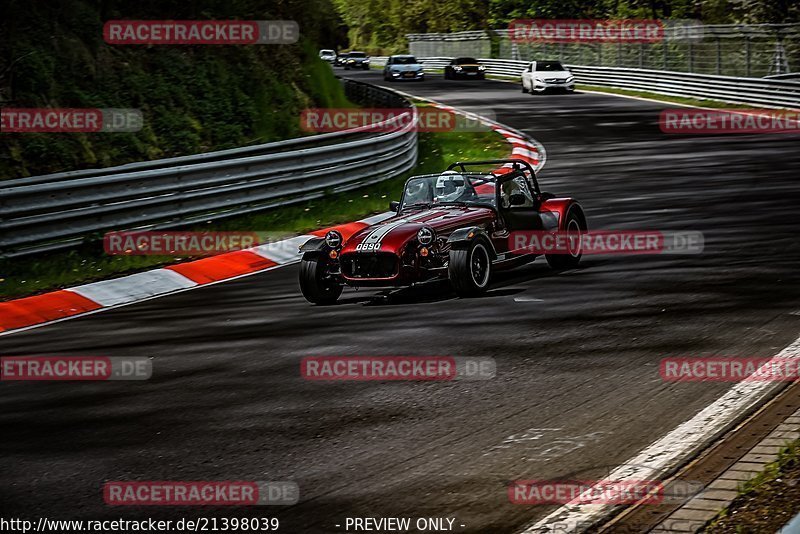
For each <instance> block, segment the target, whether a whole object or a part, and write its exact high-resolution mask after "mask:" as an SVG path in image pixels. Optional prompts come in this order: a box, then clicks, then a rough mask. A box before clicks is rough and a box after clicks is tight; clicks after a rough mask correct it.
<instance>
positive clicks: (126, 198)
mask: <svg viewBox="0 0 800 534" xmlns="http://www.w3.org/2000/svg"><path fill="white" fill-rule="evenodd" d="M343 83H344V87H345V92H346V94H347V96H348V97H349V98H350V99H351V100H353V101H356V102H359V103H363V104H365V105H370V106H375V107H392V108H408V109H409V113H412V114H414V116H416V113H417V112H416V108H414V106H413V105H412V104H411V103H410V102H409V101H408V100H407V99H405V98H404V97H402V96H400V95H398V94H397V93H394V92H392V91H389V90H386V89H381V88H378V87H374V86H371V85H368V84H364V83H360V82H356V81H352V80H343ZM394 124H395V125H394V126H393V127H387V126H386V125H375V128H374V130H372V131H370V130H368V129H356V130H348V131H342V132H335V133H328V134H322V135H314V136H308V137H304V138H300V139H292V140H288V141H281V142H277V143H268V144H263V145H258V146H251V147H245V148H238V149H233V150H225V151H220V152H212V153H207V154H198V155H195V156H187V157H180V158H171V159H166V160H158V161H151V162H143V163H134V164H130V165H124V166H120V167H112V168H107V169H97V170H88V171H77V172H68V173H59V174H52V175H47V176H36V177H31V178H21V179H15V180H7V181H4V182H0V254H1V255H2V256H5V257H11V256H19V255H24V254H30V253H34V252H40V251H46V250H51V249H57V248H63V247H67V246H71V245H74V244H77V243H80V242H83V241H85V240H87V239H97V238H99V237H100V236H101V234H102V233H103V232H105V231H107V230H123V229H162V228H173V227H179V226H185V225H189V224H194V223H199V222H203V221H207V220H209V219H219V218H223V217H229V216H233V215H240V214H244V213H250V212H254V211H259V210H264V209H268V208H272V207H277V206H285V205H289V204H293V203H297V202H302V201H306V200H311V199H315V198H320V197H322V196H325V195H327V194H330V193H337V192H341V191H348V190H351V189H355V188H358V187H362V186H365V185H369V184H372V183H376V182H379V181H382V180H385V179H388V178H392V177H395V176H398V175H400V174H402V173H404V172H406V171H408V170H410V169H411V168H413V167H414V165H415V164H416V160H417V133H416V128H415V127H414V121H408V122H405V123H404V124H402V125H401V124H398V123H394Z"/></svg>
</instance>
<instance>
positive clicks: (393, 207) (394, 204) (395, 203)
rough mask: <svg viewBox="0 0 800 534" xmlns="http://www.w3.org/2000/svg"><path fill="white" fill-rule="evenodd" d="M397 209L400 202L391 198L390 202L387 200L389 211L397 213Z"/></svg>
mask: <svg viewBox="0 0 800 534" xmlns="http://www.w3.org/2000/svg"><path fill="white" fill-rule="evenodd" d="M399 209H400V203H399V202H398V201H396V200H392V201H391V202H389V211H393V212H395V213H397V210H399Z"/></svg>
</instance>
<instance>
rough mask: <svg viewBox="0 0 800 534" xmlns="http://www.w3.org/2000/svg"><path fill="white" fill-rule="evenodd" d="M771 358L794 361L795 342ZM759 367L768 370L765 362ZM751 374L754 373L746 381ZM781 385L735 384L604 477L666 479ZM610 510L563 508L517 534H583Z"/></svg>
mask: <svg viewBox="0 0 800 534" xmlns="http://www.w3.org/2000/svg"><path fill="white" fill-rule="evenodd" d="M773 358H776V359H777V358H781V359H783V358H800V338H798V339H796V340H795V341H794V342H793V343H792V344H791V345H789V346H788V347H786V348H785V349H783V350H782V351H781V352H780V353H778V354H777V355H775V356H774V357H773ZM764 365H765V366H767V365H769V362H767V363H766V364H764ZM756 375H758V371H756V373H754V374H753V375H752V376H756ZM783 385H786V383H785V382H784V383H780V382H767V381H752V382H739V383H737V384H736V385H735V386H733V387H732V388H731V389H729V390H728V391H727V393H725V394H724V395H723V396H722V397H720V398H719V399H717V400H716V401H715V402H714V403H713V404H710V405H708V406H707V407H706V408H704V409H703V410H702V411H700V413H698V414H697V415H695V416H694V417H693V418H691V419H690V420H688V421H686V422H685V423H683V424H681V425H680V426H678V427H677V428H675V429H674V430H673V431H672V432H670V433H669V434H667V435H666V436H664V437H663V438H661V439H659V440H658V441H656V442H654V443H652V444H651V445H650V446H648V447H647V448H645V449H644V450H642V451H641V452H640V453H639V454H637V455H636V456H634V457H633V458H631V459H630V460H628V461H627V462H625V463H624V464H622V465H621V466H620V467H618V468H616V469H615V470H614V471H613V472H612V473H611V474H609V475H608V476H606V477H605V478H606V479H608V480H619V481H624V480H653V479H657V478H663V477H664V476H667V475H669V474H671V472H672V471H674V470H675V469H676V468H677V467H678V466H679V465H681V464H683V463H685V462H686V461H688V460H689V459H691V458H692V457H693V456H694V455H696V454H697V453H699V452H700V451H702V450H703V449H704V448H706V447H707V446H708V445H709V444H710V443H712V442H713V441H714V440H716V439H717V438H719V437H720V436H721V435H722V434H723V433H725V432H726V431H728V430H729V429H730V428H731V427H732V426H733V425H734V424H735V423H737V422H738V421H739V420H740V419H741V418H742V417H743V416H744V415H745V414H747V413H749V412H750V410H752V409H753V408H755V407H756V406H757V405H758V404H759V403H761V402H762V401H764V399H766V398H767V397H769V396H770V395H771V394H772V393H774V392H775V390H776V389H777V388H779V387H780V386H783ZM615 508H616V507H615V506H613V505H585V504H583V505H581V504H577V505H570V504H566V505H564V506H562V507H560V508H558V509H557V510H556V511H555V512H553V513H551V514H549V515H548V516H546V517H545V518H544V519H542V520H540V521H538V522H537V523H535V524H534V525H532V526H530V527H528V528H526V529H525V530H524V531H523V534H533V533H542V532H583V531H584V530H586V529H587V528H589V527H590V526H592V525H595V524H597V523H598V522H600V521H602V520H604V519H606V518H607V517H608V516H610V515H611V513H612V512H613V511H614V509H615Z"/></svg>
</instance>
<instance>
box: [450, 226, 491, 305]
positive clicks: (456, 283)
mask: <svg viewBox="0 0 800 534" xmlns="http://www.w3.org/2000/svg"><path fill="white" fill-rule="evenodd" d="M447 272H448V275H449V277H450V283H451V284H452V285H453V289H455V290H456V294H458V296H459V297H474V296H477V295H480V294H481V293H484V292H485V291H486V290H487V289H488V288H489V278H491V275H492V260H491V257H490V255H489V249H488V248H487V245H486V243H485V242H484V240H481V239H476V240H475V241H473V242H472V243H470V244H469V246H468V247H467V248H465V249H458V250H451V251H450V262H449V264H448V267H447Z"/></svg>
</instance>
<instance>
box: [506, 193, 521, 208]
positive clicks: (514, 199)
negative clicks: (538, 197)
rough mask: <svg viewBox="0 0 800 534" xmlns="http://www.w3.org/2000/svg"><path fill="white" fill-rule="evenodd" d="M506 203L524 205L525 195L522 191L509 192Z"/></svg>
mask: <svg viewBox="0 0 800 534" xmlns="http://www.w3.org/2000/svg"><path fill="white" fill-rule="evenodd" d="M508 205H509V206H524V205H525V195H523V194H522V193H511V196H510V197H509V198H508Z"/></svg>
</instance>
